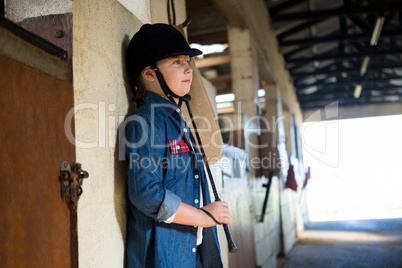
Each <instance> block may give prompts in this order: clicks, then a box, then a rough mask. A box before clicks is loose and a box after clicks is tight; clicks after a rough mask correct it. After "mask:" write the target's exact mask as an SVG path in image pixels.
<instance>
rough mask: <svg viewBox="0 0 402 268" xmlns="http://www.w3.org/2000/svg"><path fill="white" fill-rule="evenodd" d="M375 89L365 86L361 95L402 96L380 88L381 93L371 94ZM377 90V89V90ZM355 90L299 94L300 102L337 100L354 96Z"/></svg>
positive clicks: (393, 91)
mask: <svg viewBox="0 0 402 268" xmlns="http://www.w3.org/2000/svg"><path fill="white" fill-rule="evenodd" d="M371 91H373V89H368V88H366V87H363V91H362V93H361V95H360V96H373V97H381V96H398V95H399V96H400V95H402V94H396V93H395V90H378V91H380V94H381V95H378V96H374V95H372V94H371ZM376 91H377V90H376ZM353 94H354V90H349V91H337V92H333V93H326V94H319V95H318V94H317V95H298V96H297V97H298V99H299V101H300V102H312V101H320V100H323V99H326V100H335V99H342V98H347V97H354V96H353Z"/></svg>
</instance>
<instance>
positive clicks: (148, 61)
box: [126, 23, 202, 101]
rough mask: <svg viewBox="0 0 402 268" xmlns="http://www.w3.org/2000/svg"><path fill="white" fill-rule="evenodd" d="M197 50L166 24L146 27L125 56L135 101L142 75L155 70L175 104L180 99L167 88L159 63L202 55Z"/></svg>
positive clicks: (162, 86) (162, 85) (141, 30)
mask: <svg viewBox="0 0 402 268" xmlns="http://www.w3.org/2000/svg"><path fill="white" fill-rule="evenodd" d="M201 54H202V52H201V51H200V50H198V49H195V48H191V47H190V46H189V45H188V43H187V41H186V39H185V38H184V36H183V35H182V34H181V33H180V32H179V31H178V30H177V29H176V28H174V27H173V26H171V25H168V24H163V23H156V24H144V25H143V26H142V27H141V29H140V30H139V31H138V32H137V33H136V34H135V35H134V36H133V38H132V39H131V41H130V44H129V45H128V48H127V52H126V68H127V75H128V79H129V83H130V87H131V91H132V93H133V96H134V98H133V100H134V99H135V95H136V90H135V85H136V83H137V79H138V77H139V75H140V73H141V71H142V70H143V69H144V68H145V67H147V66H152V68H153V69H154V70H155V72H156V75H157V78H158V81H159V83H160V85H161V88H162V90H163V92H164V93H165V95H166V96H167V97H168V98H169V99H170V100H171V101H173V99H172V97H171V96H173V97H178V96H177V95H176V94H174V93H173V92H172V91H171V90H170V89H169V87H168V86H167V85H166V83H165V81H164V79H163V75H162V74H161V72H160V71H159V69H158V67H157V66H156V62H157V61H159V60H162V59H166V58H169V57H174V56H178V55H188V56H190V57H193V56H197V55H201Z"/></svg>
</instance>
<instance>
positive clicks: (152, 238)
mask: <svg viewBox="0 0 402 268" xmlns="http://www.w3.org/2000/svg"><path fill="white" fill-rule="evenodd" d="M125 137H126V140H125V141H124V142H125V143H124V144H125V153H126V157H127V159H128V168H127V174H128V197H129V211H128V224H127V266H128V267H129V268H131V267H183V268H188V267H195V261H196V251H197V245H196V244H197V227H194V226H186V225H180V224H175V223H171V224H167V223H165V222H164V221H166V220H167V219H169V218H170V217H171V216H173V215H174V214H175V213H176V211H177V210H178V208H179V206H180V202H183V203H186V204H188V205H191V206H193V207H195V208H199V205H200V197H201V194H202V193H201V191H200V188H201V187H200V186H201V185H200V183H201V184H202V189H203V190H202V191H203V192H204V193H203V194H204V195H203V202H204V205H206V204H208V203H210V196H209V191H208V190H207V191H205V189H208V183H207V180H206V177H205V174H204V166H203V163H202V158H201V156H200V153H199V151H198V149H197V147H196V146H195V144H196V143H195V141H194V137H193V135H192V134H191V131H190V129H189V127H188V126H187V124H186V123H185V122H184V120H183V117H182V114H181V109H180V107H179V106H178V105H176V104H175V103H172V102H171V101H169V100H167V99H165V98H163V97H161V96H159V95H157V94H155V93H153V92H147V94H146V97H145V103H144V104H143V105H142V106H140V107H139V109H138V111H137V112H136V113H135V114H134V115H133V116H132V117H131V118H130V119H129V122H128V123H127V125H126V127H125ZM189 141H191V142H189ZM189 143H190V144H189ZM191 144H193V145H194V151H193V149H192V148H191ZM205 230H207V232H210V233H211V234H210V235H208V234H206V231H205ZM211 240H212V241H211ZM203 244H205V245H208V246H207V247H208V249H207V250H208V251H211V250H212V251H213V252H210V253H208V254H212V255H213V254H215V255H217V256H218V257H216V260H218V259H219V264H216V265H215V264H213V265H211V267H212V266H213V267H220V266H221V265H222V264H221V262H220V251H219V243H218V239H217V233H216V227H212V228H204V232H203ZM215 262H216V261H215ZM205 263H206V262H205ZM206 266H208V265H206Z"/></svg>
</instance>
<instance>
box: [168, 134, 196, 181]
mask: <svg viewBox="0 0 402 268" xmlns="http://www.w3.org/2000/svg"><path fill="white" fill-rule="evenodd" d="M189 152H190V148H188V145H187V143H186V142H185V141H184V140H183V139H178V140H169V154H168V158H167V163H166V165H167V173H168V174H170V175H171V176H182V175H184V174H186V173H187V172H188V170H189V169H190V168H191V157H190V156H189Z"/></svg>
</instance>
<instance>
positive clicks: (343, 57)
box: [286, 48, 402, 63]
mask: <svg viewBox="0 0 402 268" xmlns="http://www.w3.org/2000/svg"><path fill="white" fill-rule="evenodd" d="M388 54H402V48H398V49H393V50H374V51H370V50H369V51H363V52H359V53H351V54H345V55H335V54H334V55H319V56H313V57H301V58H293V59H286V63H293V62H305V63H306V62H311V61H324V60H337V61H339V60H348V59H351V58H356V59H357V58H363V57H365V56H381V55H388Z"/></svg>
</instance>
